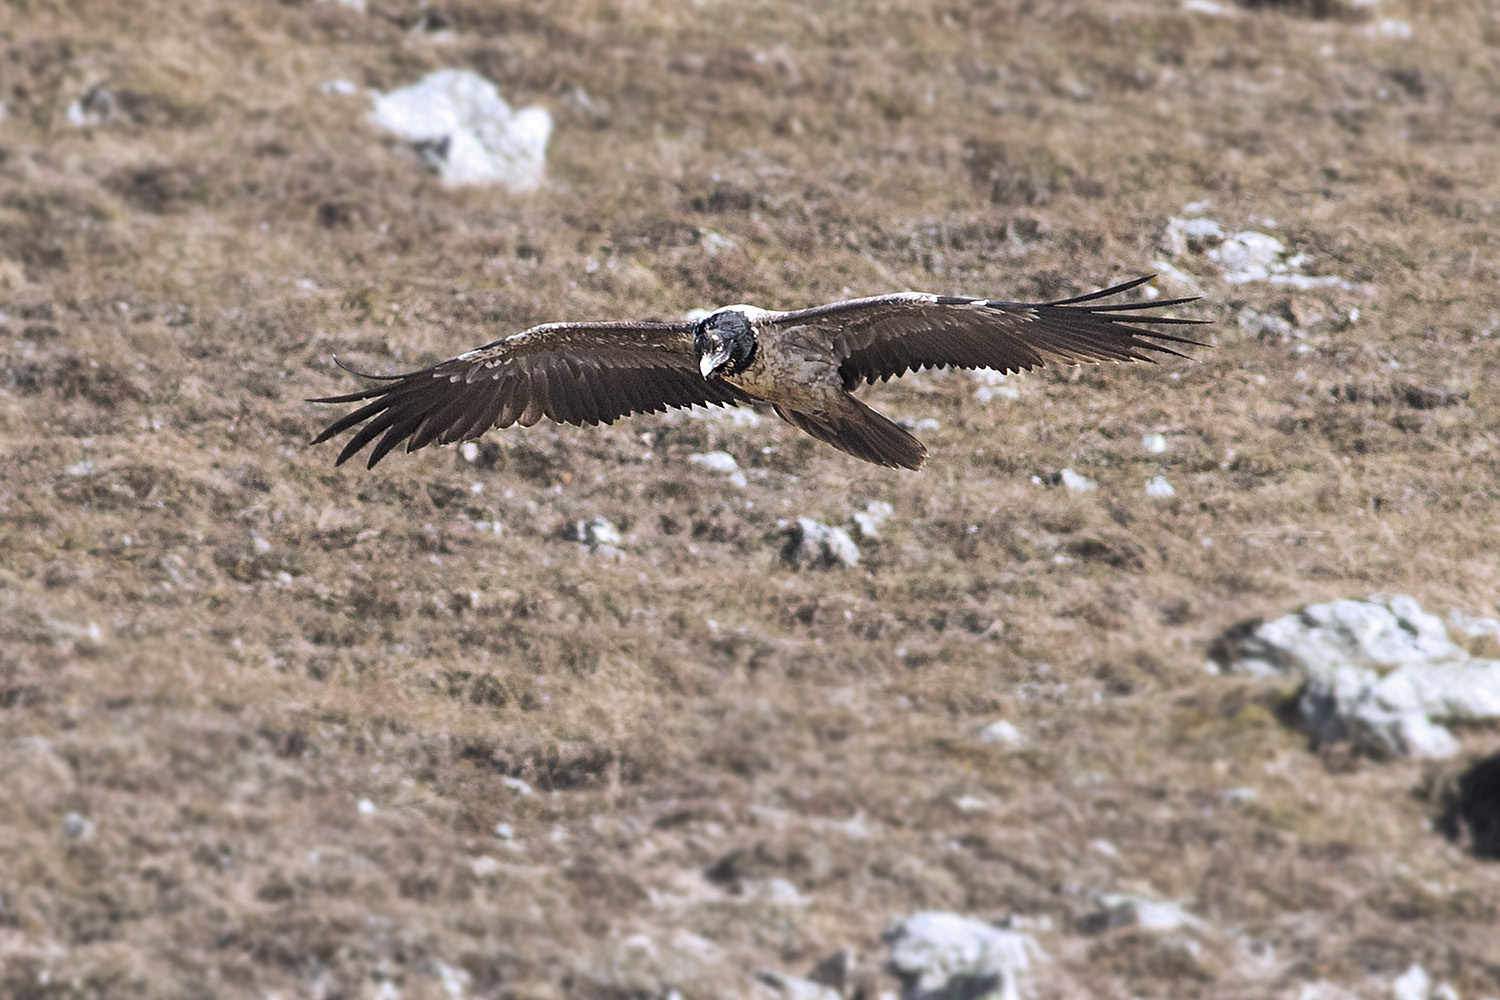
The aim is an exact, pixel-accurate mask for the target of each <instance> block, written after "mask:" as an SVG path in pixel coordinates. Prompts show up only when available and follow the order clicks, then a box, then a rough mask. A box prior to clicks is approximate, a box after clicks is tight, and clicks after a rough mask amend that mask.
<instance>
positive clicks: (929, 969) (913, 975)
mask: <svg viewBox="0 0 1500 1000" xmlns="http://www.w3.org/2000/svg"><path fill="white" fill-rule="evenodd" d="M885 938H886V940H887V941H888V942H889V943H890V946H891V953H890V969H891V971H892V972H893V973H895V974H896V975H897V976H898V977H899V978H900V979H901V982H902V990H901V995H902V1000H1021V998H1022V997H1028V996H1031V995H1032V994H1033V992H1034V988H1033V983H1032V971H1033V968H1034V966H1036V965H1038V964H1040V963H1041V962H1044V961H1046V958H1047V956H1046V953H1045V952H1043V951H1042V949H1041V946H1040V945H1038V944H1037V943H1036V939H1035V938H1033V937H1032V936H1031V935H1030V934H1023V933H1020V932H1018V931H1012V930H1005V929H1002V928H999V927H996V926H994V925H993V924H987V923H983V922H981V921H978V920H971V919H969V918H968V917H961V916H959V915H957V914H955V913H940V912H926V913H917V914H914V915H912V916H910V917H908V918H906V919H905V920H902V921H900V922H899V923H897V924H896V925H895V926H893V927H892V928H891V929H890V930H888V931H887V932H886V935H885Z"/></svg>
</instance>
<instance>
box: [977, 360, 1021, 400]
mask: <svg viewBox="0 0 1500 1000" xmlns="http://www.w3.org/2000/svg"><path fill="white" fill-rule="evenodd" d="M969 377H970V378H972V379H973V380H974V381H975V382H977V383H979V387H978V388H977V389H975V390H974V399H975V400H976V401H977V402H980V403H988V402H989V401H990V400H992V399H1003V400H1006V401H1007V402H1012V403H1013V402H1015V401H1016V400H1018V399H1020V398H1021V388H1020V386H1018V385H1016V383H1015V382H1014V381H1012V380H1011V379H1010V377H1009V376H1007V375H1006V374H1005V373H1004V372H997V371H995V370H994V369H993V368H977V369H974V370H973V371H970V372H969Z"/></svg>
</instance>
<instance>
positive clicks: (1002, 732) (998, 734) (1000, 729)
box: [978, 719, 1027, 750]
mask: <svg viewBox="0 0 1500 1000" xmlns="http://www.w3.org/2000/svg"><path fill="white" fill-rule="evenodd" d="M978 736H979V742H981V743H992V744H995V745H997V746H1002V747H1009V748H1010V749H1012V750H1019V749H1021V748H1022V747H1024V746H1026V742H1027V741H1026V737H1025V736H1024V735H1023V734H1022V733H1021V730H1019V729H1017V728H1016V724H1015V723H1013V722H1010V721H1008V720H1006V719H997V720H995V721H994V722H991V723H990V724H989V725H987V726H985V727H984V728H983V729H981V730H979V733H978Z"/></svg>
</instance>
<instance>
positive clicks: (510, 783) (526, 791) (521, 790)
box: [496, 775, 536, 832]
mask: <svg viewBox="0 0 1500 1000" xmlns="http://www.w3.org/2000/svg"><path fill="white" fill-rule="evenodd" d="M500 783H501V784H502V785H504V786H505V787H506V788H509V789H510V790H511V791H513V792H515V793H516V794H517V795H535V794H536V793H535V792H533V791H532V790H531V786H530V785H528V784H527V783H526V782H524V781H522V780H521V779H520V778H516V777H512V776H511V775H506V776H505V777H503V778H501V779H500ZM496 831H497V832H498V831H499V827H496Z"/></svg>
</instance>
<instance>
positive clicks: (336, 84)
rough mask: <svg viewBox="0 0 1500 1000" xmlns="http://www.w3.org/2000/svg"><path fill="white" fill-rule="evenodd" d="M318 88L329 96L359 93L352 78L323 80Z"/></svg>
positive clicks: (350, 95)
mask: <svg viewBox="0 0 1500 1000" xmlns="http://www.w3.org/2000/svg"><path fill="white" fill-rule="evenodd" d="M318 90H320V91H322V92H323V93H324V94H327V95H328V96H329V97H353V96H354V95H356V94H358V93H359V87H357V86H355V84H354V81H353V80H325V81H324V82H323V84H322V86H320V87H319V88H318Z"/></svg>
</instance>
